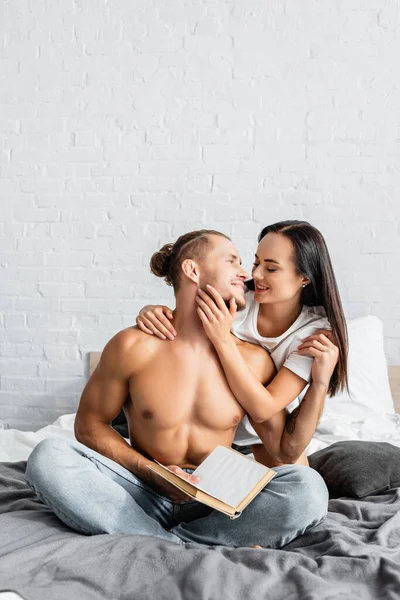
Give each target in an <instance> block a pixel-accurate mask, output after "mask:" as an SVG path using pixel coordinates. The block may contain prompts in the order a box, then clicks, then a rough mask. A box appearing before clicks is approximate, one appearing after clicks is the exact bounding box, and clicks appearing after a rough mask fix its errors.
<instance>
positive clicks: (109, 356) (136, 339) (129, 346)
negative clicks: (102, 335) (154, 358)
mask: <svg viewBox="0 0 400 600" xmlns="http://www.w3.org/2000/svg"><path fill="white" fill-rule="evenodd" d="M155 345H156V344H155V340H154V339H153V337H152V336H150V335H147V334H146V333H143V331H140V329H138V327H136V325H135V326H133V327H127V328H126V329H123V330H122V331H119V332H118V333H117V334H115V335H114V336H113V337H112V338H111V339H110V340H109V341H108V342H107V344H106V345H105V347H104V350H103V352H102V354H101V364H102V366H103V367H108V368H112V369H113V371H119V372H121V373H125V374H126V375H128V374H132V373H133V372H134V371H135V370H136V369H138V368H140V367H141V366H143V364H144V363H145V362H146V360H148V358H150V356H151V354H152V352H153V349H154V347H155Z"/></svg>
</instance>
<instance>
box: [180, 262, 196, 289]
mask: <svg viewBox="0 0 400 600" xmlns="http://www.w3.org/2000/svg"><path fill="white" fill-rule="evenodd" d="M181 269H182V271H183V273H184V274H185V275H186V277H188V279H190V280H191V281H194V283H196V284H197V285H198V284H199V281H200V271H199V267H198V265H197V263H196V262H195V261H194V260H192V259H191V258H186V259H185V260H184V261H183V263H182V265H181Z"/></svg>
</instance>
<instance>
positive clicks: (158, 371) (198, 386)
mask: <svg viewBox="0 0 400 600" xmlns="http://www.w3.org/2000/svg"><path fill="white" fill-rule="evenodd" d="M129 391H130V398H131V400H130V403H131V406H130V407H129V412H130V414H132V417H133V418H134V420H135V421H136V423H138V422H142V423H143V425H145V426H146V427H149V428H152V427H154V428H155V429H158V430H159V429H171V428H174V427H177V426H179V425H185V424H186V425H188V426H190V425H198V426H200V427H204V428H206V429H207V428H208V429H210V428H211V429H230V428H232V427H234V426H236V425H237V424H238V423H239V422H240V421H241V419H242V418H243V416H244V414H245V412H244V410H243V409H242V407H241V406H240V404H239V403H238V402H237V400H236V398H235V397H234V395H233V393H232V392H231V389H230V387H229V385H228V382H227V380H226V377H225V374H224V372H223V370H222V367H221V365H220V364H219V361H218V359H217V358H216V359H215V360H212V359H209V358H207V359H206V358H198V357H195V356H190V355H188V356H184V355H178V356H176V355H173V354H171V355H170V356H168V355H165V354H164V355H163V356H158V357H155V358H154V359H152V361H150V362H149V363H148V364H147V365H146V367H145V368H144V369H142V370H141V372H140V373H137V374H136V375H135V377H134V378H132V380H131V381H130V382H129Z"/></svg>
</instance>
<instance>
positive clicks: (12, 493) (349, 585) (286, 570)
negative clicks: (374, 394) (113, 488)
mask: <svg viewBox="0 0 400 600" xmlns="http://www.w3.org/2000/svg"><path fill="white" fill-rule="evenodd" d="M25 467H26V462H24V461H21V462H16V463H0V590H1V591H3V590H12V591H15V592H18V593H19V594H20V595H21V596H22V597H23V598H25V599H26V600H54V598H57V599H58V600H77V599H79V600H101V599H103V598H104V599H107V600H125V599H126V600H128V599H129V600H132V599H135V600H147V599H149V600H150V599H151V600H154V599H156V600H164V599H165V600H178V599H180V598H182V599H185V600H192V599H193V600H206V599H207V600H214V599H215V600H225V599H226V600H236V599H237V600H244V599H246V600H252V599H254V600H261V599H265V598H267V599H268V600H314V599H315V600H328V599H329V600H332V599H336V598H340V599H341V600H343V599H349V600H350V599H351V600H354V599H355V598H356V599H358V600H366V599H374V600H376V599H379V600H398V599H399V598H400V512H399V509H400V489H393V490H390V491H387V492H385V493H384V494H383V495H380V496H371V497H367V498H364V499H363V500H353V499H349V498H339V499H337V500H330V502H329V513H328V516H327V517H326V519H325V520H324V521H323V523H321V524H320V525H318V526H317V527H315V528H314V529H313V530H311V531H310V532H309V533H306V534H305V535H303V536H301V537H300V538H297V539H296V540H294V541H293V542H291V543H290V544H288V545H287V546H285V548H283V549H281V550H269V549H253V548H236V549H229V548H223V547H208V546H198V545H196V544H187V545H186V547H181V546H178V545H174V544H170V543H169V542H165V541H162V540H160V539H157V538H151V537H145V536H139V535H96V536H84V535H80V534H79V533H75V532H74V531H72V530H71V529H69V528H68V527H67V526H66V525H64V524H63V523H62V522H61V521H60V520H59V519H58V518H57V517H56V516H55V515H53V513H52V512H51V511H50V509H48V508H47V507H45V506H44V505H43V504H42V503H41V502H40V501H39V500H38V499H37V498H36V496H35V495H34V493H33V492H32V491H31V489H30V488H29V487H28V485H27V484H26V482H25V479H24V472H25Z"/></svg>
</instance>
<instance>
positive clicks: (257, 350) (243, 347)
mask: <svg viewBox="0 0 400 600" xmlns="http://www.w3.org/2000/svg"><path fill="white" fill-rule="evenodd" d="M232 338H233V340H234V342H235V344H236V346H237V347H238V348H239V350H240V352H248V353H252V354H253V355H254V356H256V355H257V354H259V355H260V356H261V355H262V356H264V354H265V352H266V351H265V350H264V348H263V347H262V346H260V344H252V343H251V342H245V341H244V340H240V339H239V338H237V337H236V336H235V335H233V334H232Z"/></svg>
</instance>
